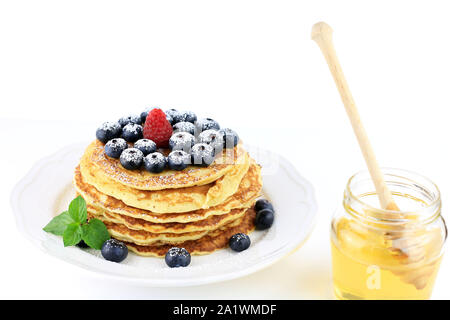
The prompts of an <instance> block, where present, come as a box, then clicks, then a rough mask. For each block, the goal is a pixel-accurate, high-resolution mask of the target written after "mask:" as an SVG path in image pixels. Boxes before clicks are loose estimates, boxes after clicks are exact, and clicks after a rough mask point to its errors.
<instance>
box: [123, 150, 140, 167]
mask: <svg viewBox="0 0 450 320" xmlns="http://www.w3.org/2000/svg"><path fill="white" fill-rule="evenodd" d="M143 160H144V154H143V153H142V151H141V150H139V149H136V148H130V149H126V150H124V151H123V152H122V154H121V155H120V163H121V164H122V166H123V167H124V168H125V169H128V170H136V169H139V168H140V167H141V166H142V161H143Z"/></svg>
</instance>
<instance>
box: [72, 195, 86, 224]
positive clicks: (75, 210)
mask: <svg viewBox="0 0 450 320" xmlns="http://www.w3.org/2000/svg"><path fill="white" fill-rule="evenodd" d="M69 214H70V216H71V217H72V219H73V220H74V221H75V222H78V223H85V222H86V219H87V209H86V201H84V199H83V197H81V196H78V197H76V198H75V199H73V200H72V201H71V202H70V204H69Z"/></svg>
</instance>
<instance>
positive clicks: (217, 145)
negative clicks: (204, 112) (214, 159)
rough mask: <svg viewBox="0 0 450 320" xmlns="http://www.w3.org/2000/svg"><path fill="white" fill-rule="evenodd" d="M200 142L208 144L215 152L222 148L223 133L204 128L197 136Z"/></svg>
mask: <svg viewBox="0 0 450 320" xmlns="http://www.w3.org/2000/svg"><path fill="white" fill-rule="evenodd" d="M198 141H199V142H200V143H206V144H209V145H210V146H211V147H213V148H214V152H215V153H219V152H220V151H222V149H223V135H222V134H221V133H220V132H219V131H217V130H212V129H210V130H206V131H203V132H202V133H200V135H199V136H198Z"/></svg>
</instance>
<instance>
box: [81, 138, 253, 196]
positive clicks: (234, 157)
mask: <svg viewBox="0 0 450 320" xmlns="http://www.w3.org/2000/svg"><path fill="white" fill-rule="evenodd" d="M163 152H165V153H167V150H165V151H164V150H163ZM245 153H246V152H245V150H244V148H243V147H242V144H239V145H237V146H236V147H235V148H234V149H226V152H223V154H222V156H221V157H218V158H217V159H216V160H215V161H214V162H213V163H212V164H211V165H209V166H208V167H206V168H204V167H198V166H189V167H188V168H186V169H184V170H182V171H174V170H164V171H163V172H161V173H150V172H148V171H146V170H144V169H141V170H127V169H125V168H124V167H122V165H121V164H120V161H119V160H118V159H113V158H110V157H108V156H107V155H106V154H105V152H104V144H103V143H102V142H100V141H98V140H95V141H94V142H92V143H91V144H90V145H89V146H88V148H87V149H86V151H85V155H84V157H86V158H87V162H88V163H89V164H90V165H91V166H95V167H97V169H98V170H100V171H101V172H102V173H103V175H104V176H105V177H107V178H108V179H110V180H113V181H115V182H117V183H119V184H123V185H125V186H127V187H130V188H133V189H139V190H162V189H170V188H174V189H177V188H186V187H191V186H200V185H205V184H209V183H211V182H213V181H216V180H217V179H219V178H221V177H222V176H224V175H225V174H227V173H228V172H229V171H230V170H232V168H233V165H234V164H236V163H238V164H239V163H244V162H245V159H244V158H243V157H244V154H245Z"/></svg>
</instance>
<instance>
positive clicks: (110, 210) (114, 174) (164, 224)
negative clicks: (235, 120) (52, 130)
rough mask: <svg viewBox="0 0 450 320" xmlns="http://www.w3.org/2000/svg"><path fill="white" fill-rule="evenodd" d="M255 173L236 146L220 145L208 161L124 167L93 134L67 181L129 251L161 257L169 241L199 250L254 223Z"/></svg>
mask: <svg viewBox="0 0 450 320" xmlns="http://www.w3.org/2000/svg"><path fill="white" fill-rule="evenodd" d="M260 171H261V169H260V167H259V165H257V164H256V163H255V161H254V160H253V159H251V158H250V156H249V155H248V153H247V152H246V151H245V150H244V148H243V147H242V144H238V145H237V146H236V147H235V148H234V149H225V150H224V151H223V152H222V154H221V155H219V156H218V157H217V158H216V160H215V161H214V162H213V163H212V164H211V165H210V166H208V167H198V166H188V167H187V168H186V169H184V170H182V171H173V170H165V171H163V172H161V173H158V174H154V173H150V172H148V171H146V170H145V169H140V170H134V171H131V170H127V169H125V168H123V167H122V165H121V164H120V161H119V160H117V159H112V158H109V157H108V156H106V154H105V152H104V144H103V143H101V142H100V141H98V140H96V141H94V142H92V143H91V144H90V145H89V146H88V148H87V149H86V151H85V153H84V155H83V156H82V158H81V160H80V164H79V166H78V167H77V168H76V170H75V176H74V184H75V187H76V189H77V192H78V193H79V194H80V195H81V196H82V197H83V198H84V199H85V200H86V203H87V208H88V215H89V217H90V218H91V217H95V218H98V219H100V220H102V221H103V222H104V223H105V225H106V227H107V228H108V231H109V232H110V234H111V236H112V237H113V238H116V239H118V240H120V241H123V242H124V243H125V244H126V245H127V246H128V248H129V249H130V250H132V251H133V252H135V253H137V254H139V255H143V256H158V257H162V256H164V255H165V254H166V252H167V251H168V250H169V249H170V248H171V247H174V246H176V247H183V248H186V249H187V250H188V251H189V252H190V253H191V254H199V255H200V254H208V253H211V252H213V251H215V250H217V249H220V248H224V247H226V246H227V245H228V240H229V238H230V237H231V236H232V235H233V234H236V233H239V232H243V233H249V232H251V231H252V230H253V229H254V219H255V212H254V210H253V205H254V203H255V200H256V198H257V197H258V196H259V195H260V192H261V188H262V181H261V174H260Z"/></svg>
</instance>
